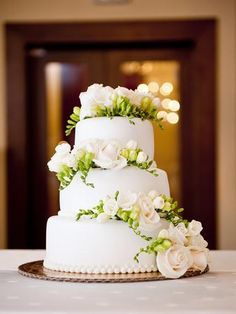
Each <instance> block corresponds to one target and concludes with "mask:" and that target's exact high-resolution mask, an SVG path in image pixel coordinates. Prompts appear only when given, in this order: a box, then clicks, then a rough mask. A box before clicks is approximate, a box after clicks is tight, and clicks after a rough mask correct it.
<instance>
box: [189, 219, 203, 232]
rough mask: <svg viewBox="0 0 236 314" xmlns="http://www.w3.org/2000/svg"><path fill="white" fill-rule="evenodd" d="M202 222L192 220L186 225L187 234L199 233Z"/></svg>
mask: <svg viewBox="0 0 236 314" xmlns="http://www.w3.org/2000/svg"><path fill="white" fill-rule="evenodd" d="M202 229H203V228H202V224H201V222H200V221H196V220H192V221H191V222H190V223H189V225H188V235H189V236H196V235H198V234H200V232H201V231H202Z"/></svg>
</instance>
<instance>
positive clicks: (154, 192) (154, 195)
mask: <svg viewBox="0 0 236 314" xmlns="http://www.w3.org/2000/svg"><path fill="white" fill-rule="evenodd" d="M159 195H160V193H158V192H157V191H155V190H152V191H150V192H149V193H148V196H149V197H150V198H151V200H154V199H155V198H156V197H157V196H159Z"/></svg>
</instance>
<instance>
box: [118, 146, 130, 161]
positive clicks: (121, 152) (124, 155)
mask: <svg viewBox="0 0 236 314" xmlns="http://www.w3.org/2000/svg"><path fill="white" fill-rule="evenodd" d="M120 155H121V156H123V157H124V158H125V159H128V158H129V151H128V149H125V148H123V149H122V150H121V151H120Z"/></svg>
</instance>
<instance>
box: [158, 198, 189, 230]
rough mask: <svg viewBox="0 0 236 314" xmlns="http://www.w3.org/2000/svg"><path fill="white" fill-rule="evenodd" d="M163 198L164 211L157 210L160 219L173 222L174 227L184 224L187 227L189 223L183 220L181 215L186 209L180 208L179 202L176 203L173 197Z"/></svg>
mask: <svg viewBox="0 0 236 314" xmlns="http://www.w3.org/2000/svg"><path fill="white" fill-rule="evenodd" d="M162 198H163V199H164V201H165V205H164V207H163V208H162V209H157V210H156V211H157V212H158V214H159V215H160V217H161V218H165V219H166V220H168V221H170V222H172V223H173V225H174V226H177V225H178V224H179V223H181V222H182V223H184V224H185V226H186V227H187V226H188V224H189V222H188V220H186V219H183V217H182V215H181V213H182V212H183V211H184V209H183V208H178V202H177V201H174V199H173V198H172V197H167V196H165V195H162Z"/></svg>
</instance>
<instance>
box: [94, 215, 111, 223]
mask: <svg viewBox="0 0 236 314" xmlns="http://www.w3.org/2000/svg"><path fill="white" fill-rule="evenodd" d="M109 218H110V216H109V215H107V214H106V213H101V214H99V215H98V216H97V221H98V222H99V223H104V222H107V221H108V220H109Z"/></svg>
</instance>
